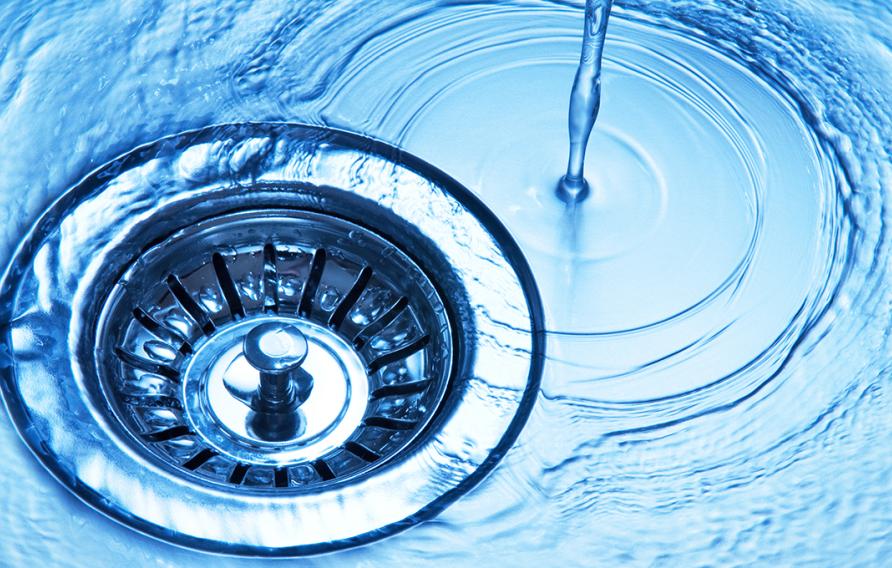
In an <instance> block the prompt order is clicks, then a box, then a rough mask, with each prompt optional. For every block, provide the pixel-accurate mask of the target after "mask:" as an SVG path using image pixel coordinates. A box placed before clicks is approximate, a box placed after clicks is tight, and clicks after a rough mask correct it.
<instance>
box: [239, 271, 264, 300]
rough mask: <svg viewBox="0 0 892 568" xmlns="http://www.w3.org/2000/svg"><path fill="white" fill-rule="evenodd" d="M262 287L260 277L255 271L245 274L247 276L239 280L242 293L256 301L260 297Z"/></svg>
mask: <svg viewBox="0 0 892 568" xmlns="http://www.w3.org/2000/svg"><path fill="white" fill-rule="evenodd" d="M260 287H261V284H260V279H259V278H258V277H257V275H256V274H254V273H253V272H249V273H247V274H245V277H244V278H243V279H242V280H240V281H239V288H241V292H242V294H244V296H245V297H246V298H248V299H249V300H252V301H254V302H256V301H257V300H259V299H260V293H261V291H260Z"/></svg>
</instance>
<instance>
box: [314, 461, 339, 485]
mask: <svg viewBox="0 0 892 568" xmlns="http://www.w3.org/2000/svg"><path fill="white" fill-rule="evenodd" d="M313 469H315V470H316V473H318V474H319V477H321V478H322V479H323V481H331V480H332V479H334V478H335V477H336V476H335V474H334V472H333V471H332V470H331V467H330V466H329V465H328V463H327V462H326V461H325V460H316V461H314V462H313Z"/></svg>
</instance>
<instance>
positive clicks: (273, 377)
mask: <svg viewBox="0 0 892 568" xmlns="http://www.w3.org/2000/svg"><path fill="white" fill-rule="evenodd" d="M307 351H308V344H307V338H306V337H305V336H304V334H303V333H302V332H301V331H300V329H299V328H298V327H297V326H294V325H289V324H283V323H280V322H268V323H262V324H260V325H258V326H257V327H255V328H254V329H252V330H251V331H250V332H248V334H247V335H246V336H245V340H244V345H243V352H244V355H245V359H247V360H248V363H250V364H251V366H252V367H254V368H255V369H257V370H258V371H259V372H260V386H259V387H258V388H257V392H256V393H255V395H254V397H253V398H252V401H251V407H252V408H253V409H254V411H255V412H256V416H255V417H254V420H253V429H254V430H255V432H257V434H258V435H260V436H262V437H264V438H266V439H270V440H277V439H283V438H287V437H288V436H290V435H291V434H293V430H294V429H295V428H296V410H297V407H298V406H300V405H301V404H303V403H304V401H306V400H307V398H308V397H309V396H310V391H311V390H312V388H313V377H312V376H310V374H309V373H307V372H306V371H304V370H303V369H301V368H300V366H301V364H303V362H304V360H305V359H306V357H307Z"/></svg>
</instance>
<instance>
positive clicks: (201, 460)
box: [183, 448, 217, 471]
mask: <svg viewBox="0 0 892 568" xmlns="http://www.w3.org/2000/svg"><path fill="white" fill-rule="evenodd" d="M216 455H217V452H215V451H214V450H210V449H207V448H205V449H203V450H201V451H200V452H198V453H197V454H195V456H193V457H192V458H190V459H189V460H188V461H187V462H186V463H184V464H183V467H184V468H186V469H188V470H189V471H194V470H196V469H198V468H200V467H201V466H203V465H204V464H206V463H207V462H208V461H209V460H210V459H211V458H212V457H214V456H216Z"/></svg>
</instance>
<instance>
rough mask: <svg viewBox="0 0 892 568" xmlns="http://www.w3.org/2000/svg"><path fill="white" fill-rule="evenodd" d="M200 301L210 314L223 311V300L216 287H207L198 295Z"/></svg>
mask: <svg viewBox="0 0 892 568" xmlns="http://www.w3.org/2000/svg"><path fill="white" fill-rule="evenodd" d="M198 301H199V302H201V304H202V305H203V306H204V307H205V308H207V309H208V310H209V311H210V312H212V313H216V312H219V311H220V310H221V309H223V298H222V296H221V294H220V291H219V290H218V289H217V288H216V287H215V286H205V287H204V288H202V289H201V291H200V292H199V293H198Z"/></svg>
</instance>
